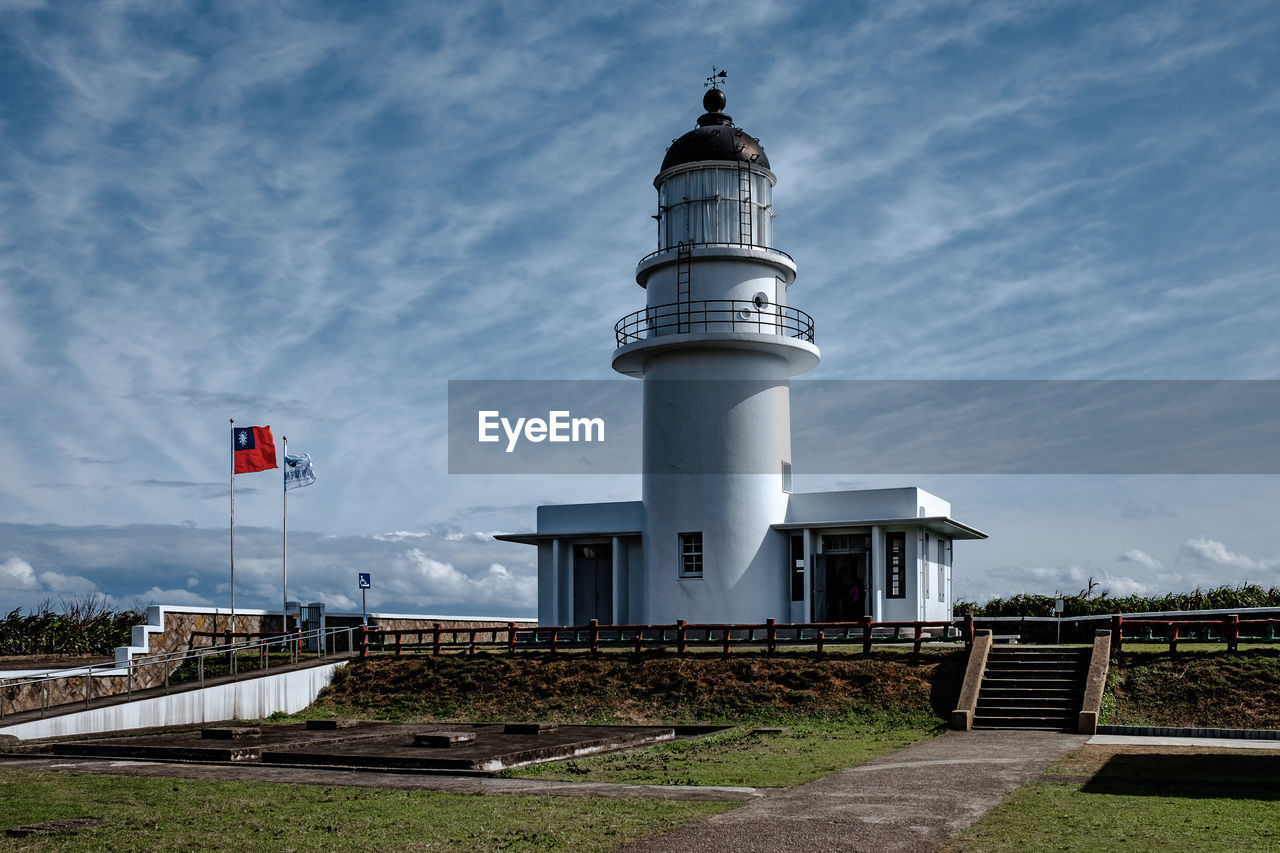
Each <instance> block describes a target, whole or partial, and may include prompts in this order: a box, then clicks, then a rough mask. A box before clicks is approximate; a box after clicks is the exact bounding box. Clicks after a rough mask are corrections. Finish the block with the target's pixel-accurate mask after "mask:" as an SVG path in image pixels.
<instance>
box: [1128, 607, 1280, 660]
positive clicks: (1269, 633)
mask: <svg viewBox="0 0 1280 853" xmlns="http://www.w3.org/2000/svg"><path fill="white" fill-rule="evenodd" d="M1278 628H1280V619H1241V618H1240V617H1239V616H1237V615H1235V614H1231V615H1228V616H1223V617H1222V618H1220V619H1126V618H1125V617H1124V616H1119V615H1117V616H1112V617H1111V652H1112V654H1115V653H1117V652H1120V651H1122V647H1123V643H1124V632H1125V629H1130V636H1131V637H1132V636H1133V631H1134V630H1138V629H1151V630H1153V631H1154V630H1155V629H1159V630H1162V631H1163V632H1164V634H1165V637H1166V638H1167V639H1168V640H1169V651H1170V652H1171V653H1172V652H1177V651H1178V640H1179V638H1180V637H1181V635H1182V632H1183V631H1188V632H1190V631H1201V630H1203V631H1204V632H1205V639H1206V640H1216V641H1217V642H1225V643H1226V644H1227V651H1232V652H1234V651H1237V650H1238V649H1239V648H1240V637H1241V633H1242V632H1243V633H1244V635H1245V636H1246V637H1256V638H1258V639H1260V640H1264V641H1268V642H1269V641H1272V640H1273V639H1274V638H1275V635H1276V633H1277V629H1278ZM1214 631H1217V632H1218V635H1219V636H1218V637H1217V638H1213V636H1212V634H1213V632H1214Z"/></svg>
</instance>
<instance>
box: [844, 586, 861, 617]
mask: <svg viewBox="0 0 1280 853" xmlns="http://www.w3.org/2000/svg"><path fill="white" fill-rule="evenodd" d="M862 615H863V604H862V584H860V583H859V582H858V579H857V578H854V579H853V581H852V582H851V583H850V584H849V594H848V596H847V600H846V605H845V617H844V618H845V621H847V622H852V621H854V620H855V619H861V618H862Z"/></svg>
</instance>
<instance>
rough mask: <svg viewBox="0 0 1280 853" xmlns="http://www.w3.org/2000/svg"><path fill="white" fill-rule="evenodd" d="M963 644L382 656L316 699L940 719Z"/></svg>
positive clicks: (533, 713)
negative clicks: (896, 648) (822, 653)
mask: <svg viewBox="0 0 1280 853" xmlns="http://www.w3.org/2000/svg"><path fill="white" fill-rule="evenodd" d="M964 661H965V657H964V652H963V651H948V652H926V653H924V654H922V655H920V656H919V657H916V656H913V655H910V654H903V653H898V652H875V653H873V654H872V655H870V656H868V657H861V656H852V655H848V656H846V655H830V656H826V657H821V658H820V657H817V656H816V655H812V654H800V653H796V654H781V655H777V656H773V657H768V656H763V655H740V656H733V657H730V658H722V657H720V656H718V655H710V654H694V655H689V656H686V657H677V656H675V655H670V654H661V653H659V654H642V655H632V654H603V655H599V656H594V657H593V656H590V655H585V654H572V655H558V656H551V655H517V656H506V655H475V656H473V657H466V656H461V655H446V656H441V657H419V658H402V659H399V660H397V659H394V658H373V659H370V660H368V661H364V662H361V663H357V664H354V665H352V666H349V667H346V668H345V669H344V670H341V671H340V672H339V674H338V676H337V677H336V678H335V680H334V683H333V685H331V686H330V687H329V688H326V689H325V690H324V691H323V692H322V693H321V694H320V697H319V698H318V699H317V700H316V703H315V705H314V706H313V708H312V713H313V714H314V715H317V716H320V715H325V714H334V713H340V714H344V715H357V716H364V717H370V718H375V719H412V718H419V719H427V718H432V719H442V720H473V721H485V720H522V719H539V720H553V721H558V722H601V723H604V722H611V723H658V722H662V723H689V722H699V721H740V720H751V721H769V720H781V719H791V718H794V717H796V716H798V715H812V714H824V715H832V716H843V715H846V714H850V713H854V714H884V713H887V714H890V715H892V714H907V715H910V716H912V717H918V716H920V715H925V716H932V717H934V718H935V719H939V720H940V719H943V718H945V716H946V714H948V713H949V712H950V710H951V708H952V707H953V705H954V702H955V698H956V695H957V694H958V691H959V679H960V678H961V676H962V675H963V671H964Z"/></svg>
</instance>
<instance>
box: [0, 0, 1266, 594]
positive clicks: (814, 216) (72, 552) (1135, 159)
mask: <svg viewBox="0 0 1280 853" xmlns="http://www.w3.org/2000/svg"><path fill="white" fill-rule="evenodd" d="M1278 44H1280V8H1277V7H1276V5H1275V4H1274V3H1269V2H1253V3H1251V2H1233V3H1229V4H1222V3H1207V2H1206V3H1187V2H1152V3H1138V2H1132V3H1103V2H1098V3H1070V2H1052V3H1030V2H1009V3H1000V2H990V3H983V2H977V3H947V2H937V3H934V2H897V3H884V4H852V3H851V4H831V3H823V2H812V3H804V2H786V3H783V2H777V3H772V2H750V0H744V2H740V3H735V4H733V5H732V6H727V5H725V4H723V3H711V2H707V3H689V4H680V3H662V2H643V3H641V2H636V3H626V2H619V3H608V4H586V3H561V4H556V3H538V4H534V3H508V4H501V3H494V2H475V3H469V4H442V3H427V2H408V3H362V4H320V3H278V4H256V3H252V4H251V3H231V2H218V3H205V4H194V3H192V4H169V3H165V4H161V3H145V2H136V3H125V2H116V3H75V2H57V3H48V4H44V3H39V2H21V0H8V2H0V200H2V203H3V210H4V216H3V218H2V219H0V400H2V401H3V402H2V403H0V607H2V608H4V609H8V608H11V607H13V606H18V605H23V606H28V605H30V604H33V603H36V602H38V601H40V600H42V599H46V598H51V599H53V600H54V601H56V600H57V599H58V598H59V597H60V596H73V595H79V594H83V593H85V592H90V591H95V590H96V591H100V592H103V593H105V594H108V595H110V596H112V597H113V599H114V600H116V601H118V602H120V603H122V604H129V603H133V602H140V603H143V604H145V603H148V602H152V601H154V602H157V603H162V602H163V603H176V604H183V603H190V604H207V605H210V606H223V605H224V604H225V603H226V599H227V570H226V569H227V535H226V534H227V529H226V528H227V486H228V478H229V473H228V468H229V461H228V450H227V447H228V442H229V436H228V419H229V418H235V419H236V422H237V423H239V424H242V425H263V424H270V425H271V426H272V428H273V430H274V432H275V435H276V436H277V439H279V437H280V436H281V435H288V436H289V439H290V447H291V448H293V449H297V450H305V451H307V452H309V453H311V455H312V456H313V458H314V459H315V462H316V468H317V471H318V474H319V478H320V479H319V482H318V483H317V484H316V485H315V486H313V487H310V488H307V489H303V490H300V491H296V492H293V493H292V497H291V500H290V517H289V527H290V581H291V593H292V594H293V595H291V597H299V598H302V599H304V600H325V601H328V602H330V604H331V606H334V607H337V608H339V609H341V608H343V607H347V606H358V603H359V594H358V591H357V590H356V586H355V573H356V572H357V571H371V572H373V574H374V589H373V590H372V591H371V595H370V605H371V606H372V607H375V608H380V609H384V610H393V611H400V612H403V611H424V612H435V613H442V612H448V613H479V614H493V615H529V614H532V612H533V609H534V596H533V590H534V581H533V574H532V570H533V553H532V552H533V549H531V548H524V547H522V546H515V545H507V544H503V543H495V542H492V541H489V539H488V533H490V532H492V531H512V530H520V529H528V528H529V527H530V526H531V525H532V524H533V522H534V507H535V506H536V505H538V504H540V503H547V502H578V501H592V500H610V499H618V500H630V499H635V498H636V497H638V494H639V484H638V482H637V481H636V479H635V478H628V477H621V478H614V477H587V476H572V475H563V476H545V477H505V478H504V477H497V476H459V475H454V476H450V475H449V474H448V473H447V460H446V446H445V445H446V442H445V437H446V426H447V424H446V416H445V407H446V391H447V381H448V380H450V379H607V378H611V377H612V376H613V374H611V371H610V368H609V361H610V355H611V352H612V350H613V347H614V341H613V335H612V325H613V323H614V321H615V320H616V319H617V318H619V317H621V316H623V315H624V314H627V313H629V312H631V311H634V310H636V309H637V308H639V307H641V305H642V304H643V299H642V291H640V289H639V288H637V287H636V286H635V284H634V279H633V269H634V264H635V262H636V261H637V260H638V259H639V258H640V257H642V256H643V255H645V254H647V253H648V252H650V251H652V250H653V248H655V234H654V227H653V221H652V220H651V219H650V218H649V217H650V214H651V213H652V212H653V210H654V206H655V203H656V202H655V198H654V190H653V187H652V185H651V183H650V182H651V180H652V178H653V176H654V174H655V173H656V172H657V168H658V165H659V163H660V162H661V159H662V155H663V152H664V149H665V147H666V145H668V144H669V143H670V141H671V140H672V139H673V138H674V137H676V136H679V135H680V134H681V133H683V132H684V131H685V130H688V129H689V128H691V127H692V126H693V122H694V119H695V118H696V116H697V115H698V113H699V112H700V98H701V93H702V80H703V78H704V77H705V76H706V75H707V74H708V73H710V71H711V67H712V65H713V64H715V65H718V66H720V67H726V68H728V69H729V78H728V83H727V86H726V92H727V95H728V101H729V102H728V107H727V112H729V113H730V114H731V115H732V116H733V117H734V119H735V120H736V122H737V123H738V124H739V125H741V126H743V127H745V128H746V129H747V130H748V131H749V132H750V133H752V134H753V135H755V136H758V137H759V138H760V140H761V142H762V144H763V145H764V147H765V149H766V150H767V152H768V155H769V159H770V161H771V163H772V165H773V168H774V171H775V172H776V173H777V175H778V179H779V183H778V186H777V189H776V192H775V209H776V211H777V213H778V218H777V220H776V222H775V243H776V245H777V246H778V247H779V248H781V249H784V250H785V251H787V252H788V253H790V254H791V255H792V256H794V257H795V258H796V260H797V263H798V265H799V269H800V274H799V279H798V281H797V284H796V286H795V287H793V288H792V290H791V294H790V299H791V301H792V303H793V304H795V305H796V306H798V307H800V308H802V309H803V310H805V311H807V312H809V313H810V314H812V315H813V316H814V317H816V318H818V344H819V345H820V347H821V348H822V352H823V362H822V365H821V367H820V368H818V370H816V371H815V372H814V373H812V374H810V376H811V377H812V378H815V379H853V378H860V379H953V378H956V379H1008V378H1018V379H1276V378H1280V336H1277V334H1276V332H1275V330H1276V329H1277V328H1280V298H1278V297H1277V293H1280V239H1277V237H1278V232H1277V228H1276V212H1277V211H1278V210H1280V171H1278V168H1277V162H1278V160H1277V155H1276V153H1275V151H1276V149H1275V140H1276V139H1277V138H1280V79H1278V78H1280V56H1278V55H1277V47H1276V45H1278ZM795 414H796V417H797V418H802V417H804V413H800V412H797V413H795ZM904 430H910V424H904ZM908 474H909V475H910V476H907V475H908ZM908 483H918V484H920V485H922V486H924V487H925V488H930V489H931V490H934V491H936V492H938V493H939V494H941V495H942V496H944V497H946V498H948V499H950V500H951V501H952V503H953V509H954V514H955V515H956V517H958V518H960V519H961V520H963V521H966V522H968V523H971V524H973V525H975V526H978V527H980V528H982V529H984V530H987V531H988V532H990V533H991V534H992V539H991V540H990V541H988V542H985V543H974V544H962V545H961V546H960V547H957V548H956V552H955V559H956V564H957V570H956V592H957V593H958V594H960V595H963V596H967V597H970V598H983V597H986V596H989V595H992V594H1003V593H1008V592H1016V591H1022V590H1030V589H1037V590H1041V591H1046V592H1053V591H1063V592H1075V591H1076V590H1078V589H1080V588H1082V587H1083V586H1084V585H1085V583H1086V581H1087V579H1088V578H1089V577H1094V578H1097V579H1100V580H1102V581H1103V582H1104V584H1105V585H1108V586H1109V587H1110V588H1111V589H1112V590H1113V591H1114V592H1117V593H1120V592H1129V591H1142V590H1147V591H1152V592H1161V591H1166V590H1169V589H1186V588H1190V587H1192V586H1195V585H1196V584H1201V585H1216V584H1218V583H1237V582H1240V581H1242V580H1245V579H1249V580H1253V581H1256V582H1261V583H1264V584H1268V585H1270V584H1280V534H1278V533H1277V527H1276V524H1275V517H1276V510H1277V508H1280V500H1278V499H1280V480H1278V479H1277V478H1276V477H1274V476H1261V475H1259V476H1236V477H1225V476H1222V477H1213V476H1203V477H1178V476H1161V477H1155V476H1148V477H1106V476H1057V477H1029V476H1028V477H997V476H955V475H948V476H934V475H931V474H930V473H929V472H927V471H925V472H904V475H903V476H889V475H884V476H877V477H850V476H844V477H835V476H832V477H816V476H815V477H809V478H802V479H801V480H800V481H799V482H798V483H797V487H798V488H804V489H821V488H850V487H858V486H878V485H904V484H908ZM236 499H237V500H236V503H237V559H236V568H237V603H238V604H240V605H241V606H246V607H251V606H264V607H265V606H275V605H276V603H277V602H278V601H279V561H280V553H279V552H280V546H279V526H280V496H279V486H278V480H277V479H276V477H275V473H274V472H273V473H269V474H268V473H262V474H248V475H241V476H239V477H238V478H237V483H236Z"/></svg>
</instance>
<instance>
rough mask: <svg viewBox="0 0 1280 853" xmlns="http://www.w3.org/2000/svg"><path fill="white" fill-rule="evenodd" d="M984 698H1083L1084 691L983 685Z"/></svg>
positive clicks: (1066, 687)
mask: <svg viewBox="0 0 1280 853" xmlns="http://www.w3.org/2000/svg"><path fill="white" fill-rule="evenodd" d="M982 697H983V698H991V699H1020V698H1068V699H1080V698H1082V690H1080V689H1079V688H1078V686H1075V685H1071V686H1062V688H1036V689H1030V688H1024V686H987V685H983V688H982Z"/></svg>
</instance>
